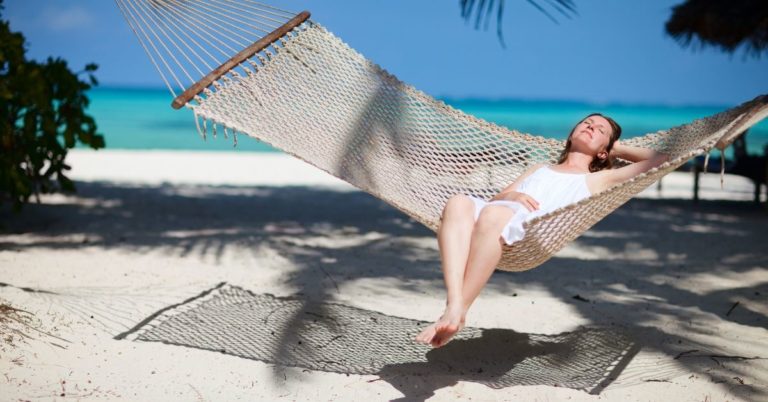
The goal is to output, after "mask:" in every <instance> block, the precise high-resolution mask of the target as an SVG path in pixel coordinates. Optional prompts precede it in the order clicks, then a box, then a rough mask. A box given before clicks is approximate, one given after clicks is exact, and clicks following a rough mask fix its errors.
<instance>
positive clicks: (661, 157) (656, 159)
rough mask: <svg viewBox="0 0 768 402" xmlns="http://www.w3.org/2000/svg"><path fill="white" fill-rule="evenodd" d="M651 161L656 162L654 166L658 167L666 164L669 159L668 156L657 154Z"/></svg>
mask: <svg viewBox="0 0 768 402" xmlns="http://www.w3.org/2000/svg"><path fill="white" fill-rule="evenodd" d="M653 159H654V162H656V163H654V165H656V166H659V165H661V164H664V163H666V162H667V161H669V160H670V159H671V158H670V156H669V154H664V153H661V152H659V153H657V154H656V156H655V157H654V158H653Z"/></svg>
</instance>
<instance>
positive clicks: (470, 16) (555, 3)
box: [459, 0, 578, 46]
mask: <svg viewBox="0 0 768 402" xmlns="http://www.w3.org/2000/svg"><path fill="white" fill-rule="evenodd" d="M526 2H528V4H530V5H532V6H533V7H535V8H536V9H537V10H539V11H541V12H542V13H543V14H544V15H546V16H547V18H549V19H550V20H552V22H554V23H555V24H557V23H558V21H557V19H556V18H555V17H554V16H553V15H552V14H551V13H550V12H549V11H548V10H547V8H551V9H554V10H555V11H556V12H557V13H559V14H560V15H563V16H565V17H567V18H571V16H573V15H578V12H576V5H575V4H574V2H573V0H545V1H543V2H541V1H536V0H526ZM540 3H545V4H540ZM459 7H460V8H461V17H462V18H464V20H465V21H467V23H469V22H471V21H472V20H474V25H475V29H480V26H481V25H483V26H484V29H488V26H489V25H490V22H491V19H492V17H493V14H494V11H495V14H496V34H497V36H498V37H499V42H501V45H502V46H505V45H504V34H503V32H502V28H501V27H502V24H501V22H502V19H503V16H504V0H459Z"/></svg>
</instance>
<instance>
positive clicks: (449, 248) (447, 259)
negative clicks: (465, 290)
mask: <svg viewBox="0 0 768 402" xmlns="http://www.w3.org/2000/svg"><path fill="white" fill-rule="evenodd" d="M474 215H475V205H474V203H473V202H472V200H470V199H469V197H467V196H464V195H456V196H453V197H451V199H449V200H448V202H447V203H446V205H445V209H444V210H443V215H442V218H441V220H440V227H439V228H438V230H437V244H438V246H439V248H440V260H441V261H442V269H443V279H444V280H445V289H446V291H447V294H448V295H447V297H446V312H448V311H449V310H456V311H460V309H461V308H463V307H462V306H463V305H464V302H463V299H462V287H463V283H464V269H465V268H466V266H467V258H468V257H469V243H470V239H471V237H472V228H473V226H474V225H475V220H474ZM453 315H455V314H450V316H453ZM447 316H448V314H443V317H441V318H440V319H439V320H438V321H437V322H435V323H434V324H432V325H430V326H428V327H427V328H425V329H424V330H423V331H421V333H420V334H419V335H417V336H416V341H417V342H421V343H429V342H430V341H431V340H432V337H434V335H435V332H436V330H437V327H438V326H445V325H450V320H448V321H446V320H444V319H445V318H447Z"/></svg>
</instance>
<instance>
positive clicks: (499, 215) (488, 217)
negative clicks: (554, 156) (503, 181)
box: [429, 205, 514, 347]
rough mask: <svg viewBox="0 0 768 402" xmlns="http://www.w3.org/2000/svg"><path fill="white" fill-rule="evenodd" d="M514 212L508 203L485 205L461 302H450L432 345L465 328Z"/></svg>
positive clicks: (476, 227)
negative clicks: (502, 234) (504, 230)
mask: <svg viewBox="0 0 768 402" xmlns="http://www.w3.org/2000/svg"><path fill="white" fill-rule="evenodd" d="M513 215H514V210H512V209H510V208H508V207H504V206H494V205H490V206H487V207H485V208H483V211H482V212H481V213H480V217H479V218H478V220H477V223H476V224H475V225H474V228H473V230H472V237H471V242H470V250H469V256H468V258H467V265H466V269H465V271H464V278H463V286H462V294H461V305H458V306H457V305H455V304H453V305H451V304H449V306H448V307H446V311H445V313H444V314H443V317H441V319H440V320H438V322H437V323H436V324H437V325H436V326H435V333H434V335H433V336H432V339H430V340H429V343H431V344H432V346H435V347H440V346H443V345H445V344H446V343H447V342H448V341H449V340H450V339H451V338H452V337H453V335H455V334H456V332H458V331H459V330H461V328H463V326H464V320H465V317H466V315H467V311H468V310H469V307H470V306H471V305H472V303H473V302H474V301H475V299H476V298H477V296H478V295H479V294H480V291H481V290H482V289H483V287H484V286H485V284H486V283H488V279H490V277H491V274H493V271H494V269H495V268H496V266H497V265H498V264H499V260H500V259H501V254H502V247H503V240H502V239H501V237H500V234H501V231H502V229H503V228H504V226H505V225H506V224H507V222H509V219H511V218H512V216H513ZM457 300H458V299H457Z"/></svg>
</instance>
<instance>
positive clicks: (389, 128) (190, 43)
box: [116, 0, 768, 271]
mask: <svg viewBox="0 0 768 402" xmlns="http://www.w3.org/2000/svg"><path fill="white" fill-rule="evenodd" d="M116 3H117V5H118V6H119V8H120V10H121V11H122V13H123V15H124V17H125V19H126V21H127V22H128V24H129V25H130V27H131V28H132V29H133V31H134V32H135V34H136V36H137V37H138V39H139V41H140V43H141V45H142V47H143V48H144V50H145V51H146V52H147V54H148V56H149V58H150V61H151V62H152V63H153V64H154V66H155V67H156V68H157V70H158V71H159V72H160V75H161V76H162V77H163V80H164V81H165V83H166V85H167V86H168V89H169V90H170V92H171V94H172V95H173V96H174V97H175V99H174V101H173V104H172V105H173V107H175V108H177V109H178V108H181V107H186V108H189V109H191V110H192V111H193V112H194V116H195V121H196V123H197V124H198V130H199V131H200V133H201V135H202V136H203V137H205V136H206V135H207V132H208V126H209V123H211V126H212V127H211V131H212V133H213V135H214V136H215V135H216V133H217V129H218V128H223V131H224V135H225V137H227V136H228V134H229V132H230V131H232V133H233V136H234V140H235V144H236V143H237V137H236V133H237V132H240V133H245V134H247V135H249V136H252V137H254V138H257V139H259V140H261V141H263V142H266V143H268V144H270V145H272V146H274V147H276V148H279V149H281V150H283V151H285V152H286V153H288V154H291V155H293V156H295V157H297V158H300V159H302V160H304V161H306V162H308V163H310V164H312V165H314V166H316V167H318V168H320V169H322V170H324V171H326V172H328V173H330V174H332V175H334V176H336V177H338V178H340V179H342V180H345V181H347V182H349V183H351V184H352V185H354V186H356V187H358V188H360V189H361V190H363V191H366V192H368V193H370V194H372V195H374V196H376V197H378V198H381V199H382V200H384V201H385V202H387V203H389V204H391V205H392V206H394V207H396V208H398V209H399V210H401V211H402V212H404V213H405V214H407V215H409V216H410V217H412V218H413V219H415V220H417V221H419V222H420V223H422V224H424V225H426V226H427V227H429V228H430V229H432V230H437V227H438V225H439V221H440V215H441V212H442V208H443V206H444V205H445V202H446V201H447V200H448V199H449V198H450V197H451V196H453V195H455V194H471V195H475V196H478V197H481V198H484V199H489V198H491V197H492V196H494V195H495V194H496V193H498V192H499V191H500V190H501V189H502V188H504V187H505V186H506V185H507V184H509V183H510V182H512V181H514V180H515V179H516V178H517V177H518V176H519V175H520V174H522V173H523V172H524V171H525V170H526V168H528V167H529V166H531V165H533V164H537V163H548V164H554V163H556V161H557V157H558V156H559V154H560V152H561V150H562V149H563V147H564V141H561V140H555V139H551V138H544V137H541V136H534V135H530V134H526V133H521V132H519V131H516V130H510V129H507V128H504V127H500V126H498V125H495V124H493V123H489V122H487V121H484V120H482V119H479V118H476V117H473V116H471V115H468V114H466V113H463V112H461V111H459V110H456V109H454V108H452V107H450V106H448V105H446V104H445V103H443V102H441V101H439V100H436V99H434V98H432V97H430V96H429V95H426V94H425V93H423V92H421V91H419V90H417V89H415V88H413V87H411V86H409V85H407V84H404V83H403V82H401V81H399V80H398V79H397V78H396V77H394V76H393V75H392V74H389V73H388V72H387V71H386V70H384V69H382V68H381V67H379V66H378V65H376V64H374V63H372V62H371V61H369V60H367V59H366V58H365V57H363V56H362V55H360V54H359V53H357V52H356V51H355V50H354V49H352V48H350V47H349V46H348V45H347V44H346V43H344V42H343V41H341V40H340V39H339V38H337V37H336V36H334V35H333V34H331V33H330V32H328V31H327V30H326V29H325V28H323V27H322V26H321V25H319V24H317V23H315V22H313V21H311V20H309V13H308V12H302V13H298V14H296V13H291V12H287V11H284V10H280V9H277V8H275V7H272V6H269V5H266V4H262V3H258V2H255V1H251V0H116ZM766 116H768V95H761V96H758V97H756V98H755V99H753V100H751V101H748V102H745V103H743V104H741V105H739V106H736V107H733V108H731V109H728V110H725V111H723V112H720V113H717V114H714V115H712V116H708V117H705V118H702V119H698V120H694V121H693V122H691V123H689V124H685V125H681V126H677V127H673V128H670V129H669V130H662V131H658V132H655V133H649V134H646V135H643V136H640V137H635V138H631V139H628V140H624V141H623V142H624V143H626V144H628V145H633V146H640V147H647V148H652V149H654V150H657V151H659V152H664V153H667V154H669V155H670V156H671V157H670V159H669V161H667V162H666V163H664V164H662V165H661V166H659V167H657V168H654V169H651V170H649V171H647V172H645V173H643V174H640V175H638V176H636V177H634V178H632V179H631V180H628V181H626V182H623V183H620V184H617V185H615V186H613V187H611V188H609V189H607V190H605V191H603V192H600V193H597V194H594V195H592V196H591V197H588V198H586V199H583V200H581V201H579V202H577V203H574V204H571V205H568V206H565V207H563V208H560V209H557V210H555V211H553V212H551V213H549V214H546V215H544V216H540V217H538V218H535V219H533V220H531V221H529V222H527V223H526V224H525V230H526V235H525V237H524V238H523V239H522V240H520V241H518V242H516V243H514V244H512V245H511V246H505V247H504V252H503V256H502V259H501V262H500V264H499V266H498V268H499V269H502V270H508V271H523V270H527V269H531V268H534V267H536V266H538V265H540V264H542V263H543V262H545V261H547V260H548V259H549V258H551V257H552V255H553V254H554V253H556V252H557V251H559V250H560V249H562V248H563V247H564V246H565V245H566V244H567V243H568V242H570V241H572V240H574V239H575V238H576V237H578V236H580V235H581V234H582V233H584V232H585V231H586V230H587V229H589V228H590V227H591V226H593V225H594V224H595V223H597V222H598V221H600V220H601V219H602V218H603V217H605V216H606V215H607V214H609V213H610V212H612V211H613V210H615V209H616V208H618V207H619V206H621V205H622V204H624V203H625V202H627V201H628V200H629V199H630V198H632V197H633V196H634V195H635V194H637V193H639V192H640V191H642V190H643V189H645V188H646V187H648V186H649V185H651V184H652V183H653V182H655V181H657V180H659V179H660V178H661V177H662V176H664V175H666V174H667V173H669V172H671V171H673V170H675V169H677V168H678V167H679V166H681V165H682V164H684V163H685V162H686V161H688V160H689V159H690V158H692V157H695V156H697V155H701V154H707V155H708V153H709V151H710V150H712V149H713V148H715V147H717V148H719V149H720V150H721V151H722V150H723V149H724V148H725V147H726V146H728V145H729V144H730V143H731V142H733V141H734V140H735V139H736V138H737V137H738V136H739V135H740V134H741V133H743V132H744V131H745V130H746V129H748V128H749V127H751V126H753V125H754V124H756V123H758V122H759V121H760V120H762V119H763V118H765V117H766ZM618 162H619V165H621V164H622V163H628V162H626V161H618Z"/></svg>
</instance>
